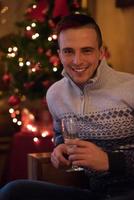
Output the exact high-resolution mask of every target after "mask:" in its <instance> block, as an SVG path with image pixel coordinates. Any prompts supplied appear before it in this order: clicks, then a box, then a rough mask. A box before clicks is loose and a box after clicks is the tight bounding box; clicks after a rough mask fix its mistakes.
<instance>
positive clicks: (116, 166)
mask: <svg viewBox="0 0 134 200" xmlns="http://www.w3.org/2000/svg"><path fill="white" fill-rule="evenodd" d="M108 159H109V172H110V173H111V174H113V175H122V174H124V173H125V172H126V161H125V156H124V154H123V153H122V152H109V153H108Z"/></svg>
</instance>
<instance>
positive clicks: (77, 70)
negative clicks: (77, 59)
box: [73, 68, 86, 72]
mask: <svg viewBox="0 0 134 200" xmlns="http://www.w3.org/2000/svg"><path fill="white" fill-rule="evenodd" d="M73 70H74V71H76V72H83V71H85V70H86V68H81V69H73Z"/></svg>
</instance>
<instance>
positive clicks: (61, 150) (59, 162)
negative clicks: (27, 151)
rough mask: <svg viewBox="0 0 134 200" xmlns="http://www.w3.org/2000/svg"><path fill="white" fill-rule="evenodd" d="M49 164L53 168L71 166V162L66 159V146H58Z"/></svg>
mask: <svg viewBox="0 0 134 200" xmlns="http://www.w3.org/2000/svg"><path fill="white" fill-rule="evenodd" d="M51 162H52V164H53V166H54V167H56V168H60V167H62V168H63V167H68V166H70V164H71V161H69V160H68V159H67V145H66V144H60V145H58V146H57V147H55V149H54V150H53V152H52V154H51Z"/></svg>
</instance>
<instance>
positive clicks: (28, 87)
mask: <svg viewBox="0 0 134 200" xmlns="http://www.w3.org/2000/svg"><path fill="white" fill-rule="evenodd" d="M33 86H34V81H31V82H26V83H24V88H25V89H26V90H28V89H30V88H32V87H33Z"/></svg>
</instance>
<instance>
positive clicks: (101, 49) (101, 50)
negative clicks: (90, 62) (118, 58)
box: [100, 46, 105, 60]
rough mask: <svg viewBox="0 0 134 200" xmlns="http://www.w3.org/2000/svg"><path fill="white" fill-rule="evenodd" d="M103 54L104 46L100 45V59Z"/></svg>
mask: <svg viewBox="0 0 134 200" xmlns="http://www.w3.org/2000/svg"><path fill="white" fill-rule="evenodd" d="M104 55H105V51H104V47H103V46H101V47H100V60H102V59H103V58H104Z"/></svg>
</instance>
